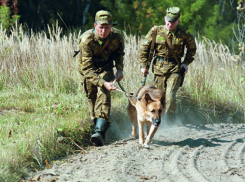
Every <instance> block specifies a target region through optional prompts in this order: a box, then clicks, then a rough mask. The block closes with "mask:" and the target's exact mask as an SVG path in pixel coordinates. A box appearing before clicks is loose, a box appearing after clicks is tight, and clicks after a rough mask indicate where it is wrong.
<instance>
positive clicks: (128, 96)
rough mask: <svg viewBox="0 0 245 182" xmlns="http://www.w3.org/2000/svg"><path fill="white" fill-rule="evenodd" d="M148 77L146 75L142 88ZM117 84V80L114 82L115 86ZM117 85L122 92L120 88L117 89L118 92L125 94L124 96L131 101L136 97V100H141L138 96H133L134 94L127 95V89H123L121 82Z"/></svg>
mask: <svg viewBox="0 0 245 182" xmlns="http://www.w3.org/2000/svg"><path fill="white" fill-rule="evenodd" d="M147 75H148V74H146V75H145V78H144V81H143V85H142V87H143V86H145V83H146V78H147ZM115 82H116V79H115V80H114V81H113V82H112V83H113V85H114V84H115ZM117 83H118V86H119V87H120V89H121V90H119V89H118V88H117V89H116V90H117V91H119V92H122V93H124V94H125V95H126V97H127V98H128V100H129V98H130V97H134V98H135V99H137V100H140V99H139V98H138V97H136V96H134V95H132V94H129V93H127V92H126V91H125V89H124V88H123V86H122V85H121V83H120V82H117Z"/></svg>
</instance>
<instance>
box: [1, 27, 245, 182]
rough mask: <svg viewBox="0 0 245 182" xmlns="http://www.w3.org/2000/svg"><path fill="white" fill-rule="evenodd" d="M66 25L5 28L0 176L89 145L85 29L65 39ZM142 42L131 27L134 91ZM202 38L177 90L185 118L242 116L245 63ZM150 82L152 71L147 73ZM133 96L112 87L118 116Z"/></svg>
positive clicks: (127, 83) (129, 71) (127, 85)
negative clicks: (82, 61)
mask: <svg viewBox="0 0 245 182" xmlns="http://www.w3.org/2000/svg"><path fill="white" fill-rule="evenodd" d="M61 31H62V30H61V29H60V28H59V27H52V28H49V33H47V34H46V33H44V32H40V33H38V34H34V33H32V34H30V35H27V34H25V33H24V32H23V30H22V28H21V27H19V28H15V29H13V31H12V34H11V36H10V37H9V36H7V34H6V32H5V31H4V30H3V29H0V43H1V46H0V136H1V140H0V181H18V180H19V179H20V178H21V177H22V176H24V175H26V174H28V170H30V169H32V170H35V169H42V168H45V167H47V163H52V161H55V160H57V159H58V158H60V157H64V156H67V155H69V154H72V153H74V152H76V151H81V148H79V147H78V146H77V145H79V146H80V147H82V148H83V149H86V148H87V147H90V145H91V143H90V142H89V136H90V132H91V131H90V126H89V122H88V121H89V108H88V102H87V100H86V98H85V93H84V92H83V90H82V88H81V85H80V78H79V76H80V75H79V73H78V66H79V64H78V60H77V59H75V58H73V57H72V55H73V51H74V50H77V49H78V45H77V38H78V37H79V36H80V35H81V32H78V33H77V34H75V33H74V34H70V35H68V36H63V37H62V38H61V37H60V34H61ZM141 41H142V40H141V39H137V38H136V37H135V36H132V35H126V34H125V53H126V54H125V62H124V64H125V70H124V80H123V81H122V82H121V84H122V85H123V87H124V89H125V90H126V91H128V92H129V93H133V92H135V91H136V90H137V89H138V88H139V87H140V86H141V85H142V82H143V77H142V76H141V74H140V66H139V48H140V43H141ZM197 45H198V51H197V54H196V56H195V61H194V62H193V63H192V64H191V65H190V67H189V73H188V74H187V75H186V79H185V83H184V86H183V87H181V89H180V90H179V92H178V97H177V105H178V108H177V109H178V112H179V113H180V115H181V117H183V118H186V121H187V122H190V121H191V119H193V120H196V118H195V117H194V116H196V115H197V114H198V115H200V117H204V118H205V120H204V123H209V122H213V121H214V119H219V120H218V121H220V122H221V121H225V122H228V121H229V122H230V121H233V122H244V119H245V116H244V115H245V114H244V113H245V105H244V103H245V99H244V97H243V96H244V95H245V89H244V88H245V68H244V63H243V62H241V61H239V60H237V59H236V56H235V55H233V54H232V53H230V51H229V49H228V48H227V47H226V46H224V45H222V44H217V43H215V42H212V41H210V40H207V39H205V38H203V40H200V41H197ZM77 57H78V56H77ZM150 83H153V75H152V74H150V75H149V76H148V78H147V84H150ZM127 102H128V101H127V99H126V97H125V96H124V94H122V93H120V92H112V112H111V120H112V121H113V122H115V121H116V120H118V123H121V124H122V123H123V121H125V120H127V119H128V118H127V115H126V106H127ZM210 118H214V119H210ZM120 126H121V125H120ZM120 126H119V125H118V126H115V127H120ZM118 137H123V135H122V136H118ZM74 142H75V143H74ZM76 144H77V145H76Z"/></svg>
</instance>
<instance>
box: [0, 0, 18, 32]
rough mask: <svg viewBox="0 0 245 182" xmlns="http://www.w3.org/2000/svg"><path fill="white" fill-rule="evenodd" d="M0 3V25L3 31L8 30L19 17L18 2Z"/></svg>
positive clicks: (4, 1)
mask: <svg viewBox="0 0 245 182" xmlns="http://www.w3.org/2000/svg"><path fill="white" fill-rule="evenodd" d="M0 3H1V6H0V24H1V25H2V27H3V29H10V28H11V27H12V26H13V25H14V23H15V22H16V21H18V19H19V17H20V16H19V15H18V7H17V5H18V1H17V0H13V1H9V0H1V1H0Z"/></svg>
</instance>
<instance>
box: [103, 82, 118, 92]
mask: <svg viewBox="0 0 245 182" xmlns="http://www.w3.org/2000/svg"><path fill="white" fill-rule="evenodd" d="M104 87H105V88H106V89H107V90H109V91H112V90H116V89H117V87H115V85H113V83H111V82H104Z"/></svg>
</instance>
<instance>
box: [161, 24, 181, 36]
mask: <svg viewBox="0 0 245 182" xmlns="http://www.w3.org/2000/svg"><path fill="white" fill-rule="evenodd" d="M164 28H165V30H166V33H167V34H169V33H172V34H173V35H175V34H176V32H177V29H178V26H176V27H175V28H174V29H173V30H171V31H169V30H168V29H167V28H166V26H164Z"/></svg>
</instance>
